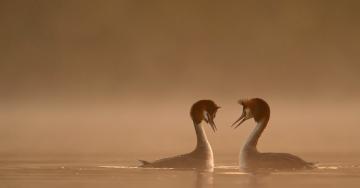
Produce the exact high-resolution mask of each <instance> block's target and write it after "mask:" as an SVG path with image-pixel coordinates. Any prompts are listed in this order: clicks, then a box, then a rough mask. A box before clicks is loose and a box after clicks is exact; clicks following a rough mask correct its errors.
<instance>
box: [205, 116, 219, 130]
mask: <svg viewBox="0 0 360 188" xmlns="http://www.w3.org/2000/svg"><path fill="white" fill-rule="evenodd" d="M207 116H208V120H209V121H208V123H209V124H210V126H211V128H212V130H213V131H214V132H215V131H216V130H217V128H216V125H215V123H214V118H213V116H211V115H210V114H207Z"/></svg>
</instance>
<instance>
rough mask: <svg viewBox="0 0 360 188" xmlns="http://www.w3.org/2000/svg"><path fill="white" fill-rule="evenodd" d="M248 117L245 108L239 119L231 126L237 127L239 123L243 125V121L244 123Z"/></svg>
mask: <svg viewBox="0 0 360 188" xmlns="http://www.w3.org/2000/svg"><path fill="white" fill-rule="evenodd" d="M247 119H248V118H246V113H245V110H244V111H243V113H242V114H241V116H240V117H239V119H237V120H236V121H235V122H234V123H233V124H232V125H231V127H234V126H235V125H236V126H235V127H234V129H236V128H237V127H238V126H239V125H241V124H242V123H244V121H246V120H247Z"/></svg>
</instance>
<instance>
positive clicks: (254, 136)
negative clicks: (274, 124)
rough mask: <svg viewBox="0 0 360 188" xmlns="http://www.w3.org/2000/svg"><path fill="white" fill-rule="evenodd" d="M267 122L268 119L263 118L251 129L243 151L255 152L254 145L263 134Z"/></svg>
mask: <svg viewBox="0 0 360 188" xmlns="http://www.w3.org/2000/svg"><path fill="white" fill-rule="evenodd" d="M268 122H269V118H268V117H264V118H263V119H260V120H259V121H258V122H257V125H256V127H255V128H254V129H253V131H252V132H251V134H250V136H249V137H248V139H247V140H246V142H245V145H244V148H243V149H251V150H256V145H257V143H258V140H259V138H260V136H261V134H262V133H263V132H264V130H265V128H266V126H267V124H268ZM256 151H257V150H256Z"/></svg>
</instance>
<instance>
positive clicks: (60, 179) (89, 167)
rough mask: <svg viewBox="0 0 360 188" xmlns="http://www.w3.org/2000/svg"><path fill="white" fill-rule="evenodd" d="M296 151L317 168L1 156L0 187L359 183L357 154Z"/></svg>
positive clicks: (226, 159) (229, 160) (223, 159)
mask: <svg viewBox="0 0 360 188" xmlns="http://www.w3.org/2000/svg"><path fill="white" fill-rule="evenodd" d="M300 155H301V156H302V157H303V158H305V159H307V160H310V161H318V169H315V170H308V171H294V172H273V173H270V174H259V175H254V174H248V173H245V172H242V171H240V170H239V169H238V167H237V156H236V155H233V154H232V155H223V156H218V157H217V158H216V159H215V160H216V167H215V170H214V172H213V173H206V172H195V171H179V170H173V169H141V168H136V165H138V163H137V162H136V159H137V158H139V157H129V156H127V157H123V156H82V157H79V156H70V157H69V156H52V157H49V156H47V157H44V156H31V157H29V156H27V157H24V156H6V155H3V156H1V158H0V187H1V188H2V187H27V188H31V187H37V188H41V187H90V188H91V187H104V188H107V187H117V188H120V187H305V186H306V187H317V188H318V187H340V186H341V187H356V188H358V187H360V154H335V153H322V154H300ZM140 158H141V159H152V158H154V157H152V156H141V157H140Z"/></svg>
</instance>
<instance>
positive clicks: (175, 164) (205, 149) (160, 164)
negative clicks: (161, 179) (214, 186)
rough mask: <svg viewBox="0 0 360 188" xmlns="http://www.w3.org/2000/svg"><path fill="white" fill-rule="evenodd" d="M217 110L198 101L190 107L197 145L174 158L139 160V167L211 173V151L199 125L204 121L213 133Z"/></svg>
mask: <svg viewBox="0 0 360 188" xmlns="http://www.w3.org/2000/svg"><path fill="white" fill-rule="evenodd" d="M219 108H220V107H219V106H217V105H216V104H215V103H214V102H213V101H211V100H200V101H198V102H196V103H194V104H193V105H192V107H191V110H190V116H191V118H192V120H193V123H194V127H195V132H196V137H197V144H196V147H195V149H194V150H193V151H192V152H190V153H187V154H183V155H177V156H174V157H169V158H164V159H159V160H156V161H154V162H148V161H143V160H140V162H142V163H143V164H142V165H141V166H140V167H150V168H180V169H198V170H205V171H213V168H214V156H213V151H212V149H211V146H210V143H209V141H208V139H207V137H206V134H205V130H204V129H203V126H202V125H201V122H202V121H203V120H204V121H205V122H206V123H208V124H209V125H210V126H211V128H212V130H213V131H214V132H215V131H216V125H215V123H214V118H215V115H216V112H217V110H218V109H219Z"/></svg>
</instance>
